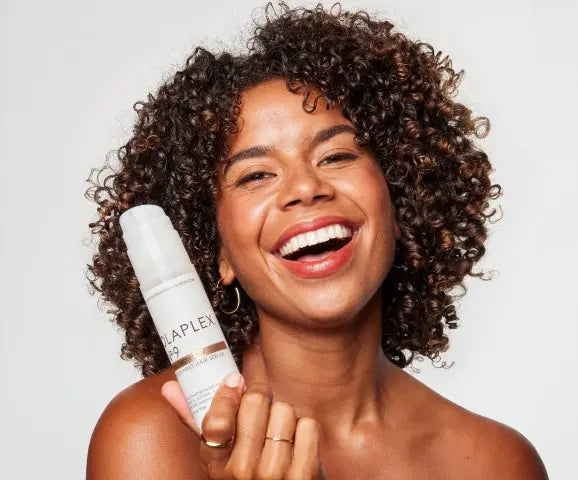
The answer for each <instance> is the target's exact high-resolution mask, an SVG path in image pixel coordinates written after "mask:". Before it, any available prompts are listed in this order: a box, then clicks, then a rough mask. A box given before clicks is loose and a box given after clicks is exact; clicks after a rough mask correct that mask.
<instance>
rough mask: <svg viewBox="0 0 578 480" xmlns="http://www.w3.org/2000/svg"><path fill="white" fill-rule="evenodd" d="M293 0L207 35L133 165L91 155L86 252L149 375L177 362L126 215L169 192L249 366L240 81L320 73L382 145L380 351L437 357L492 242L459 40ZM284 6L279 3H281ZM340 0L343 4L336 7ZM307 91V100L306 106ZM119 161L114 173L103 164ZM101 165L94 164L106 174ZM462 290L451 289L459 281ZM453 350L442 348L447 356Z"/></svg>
mask: <svg viewBox="0 0 578 480" xmlns="http://www.w3.org/2000/svg"><path fill="white" fill-rule="evenodd" d="M279 5H280V7H281V12H280V14H279V13H278V12H276V11H275V9H274V7H273V6H272V4H271V3H270V2H269V3H268V4H267V5H266V7H265V10H264V12H265V20H264V22H263V23H262V24H259V23H257V24H256V27H255V29H254V31H253V35H252V37H251V38H250V40H249V42H248V44H247V49H248V51H247V52H246V53H243V54H239V55H233V54H231V53H228V52H221V53H218V54H215V53H211V52H210V51H208V50H207V49H205V48H203V47H200V46H199V47H196V48H195V49H194V51H193V53H192V55H190V56H189V57H188V58H187V60H186V64H185V66H184V68H182V69H181V70H179V71H177V72H176V73H175V74H174V75H173V76H172V77H171V78H170V79H169V80H168V81H166V82H165V83H164V84H163V85H162V86H160V88H159V89H158V91H157V93H156V94H155V95H152V94H149V95H148V98H147V100H146V101H140V102H137V103H135V105H134V109H135V111H136V112H137V113H138V118H137V120H136V123H135V126H134V130H133V136H132V137H131V138H130V140H129V141H128V142H127V143H126V144H125V145H123V146H122V147H120V148H119V149H118V150H116V157H117V158H118V160H119V162H120V167H119V168H118V169H117V170H115V169H114V168H112V167H111V166H110V165H109V164H108V162H105V165H104V167H102V168H101V169H100V170H97V169H92V171H91V173H90V175H89V177H88V179H87V181H88V182H90V183H91V186H90V187H89V188H88V189H87V190H86V193H85V197H86V198H88V199H90V200H91V201H94V202H96V203H97V204H98V214H99V218H98V220H96V221H94V222H92V223H90V224H89V227H90V228H91V229H92V233H93V234H96V235H98V240H99V242H98V249H97V252H96V253H95V254H94V255H93V257H92V261H93V264H92V265H87V266H88V271H87V277H88V280H89V283H90V285H91V286H92V287H93V288H90V287H89V291H90V293H91V294H94V290H93V289H96V290H98V291H99V292H100V293H101V296H102V299H103V300H104V301H106V302H109V303H110V304H112V305H113V306H114V308H113V309H112V310H108V311H107V313H111V314H112V315H113V320H114V321H115V322H116V323H117V324H118V325H119V326H120V327H122V328H123V329H124V331H125V334H126V338H125V343H124V344H123V346H122V353H121V358H123V359H125V360H127V359H132V360H133V361H134V362H135V364H136V366H138V367H140V369H141V370H142V374H143V376H149V375H153V374H155V373H158V372H160V371H162V370H163V369H165V368H167V367H169V365H170V363H169V360H168V358H167V355H166V353H165V350H164V348H163V346H162V344H161V341H160V338H159V336H158V335H157V332H156V330H155V328H154V324H153V321H152V319H151V317H150V315H149V312H148V310H147V307H146V304H145V302H144V300H143V297H142V294H141V292H140V290H139V283H138V281H137V279H136V277H135V273H134V271H133V269H132V266H131V264H130V262H129V259H128V256H127V252H126V246H125V244H124V241H123V238H122V232H121V229H120V226H119V222H118V217H119V215H120V214H121V213H122V212H124V211H125V210H127V209H128V208H130V207H132V206H134V205H139V204H143V203H154V204H157V205H160V206H161V207H162V208H163V209H164V210H165V212H166V213H167V215H168V216H169V218H170V219H171V220H172V222H173V224H174V226H175V228H176V230H177V231H178V232H179V234H180V235H181V238H182V240H183V242H184V245H185V248H186V249H187V251H188V253H189V255H190V257H191V260H192V262H193V264H194V266H195V267H196V269H197V271H198V274H199V276H200V278H201V280H202V282H203V284H204V287H205V289H206V291H207V294H208V296H209V298H210V300H211V303H212V304H213V308H214V309H215V313H216V314H217V316H218V319H219V321H220V323H221V326H222V328H223V331H224V332H225V335H226V336H227V339H228V341H229V344H230V346H231V350H232V352H233V355H234V357H235V360H236V361H237V364H238V365H239V367H240V368H241V366H242V353H243V350H244V348H245V346H247V345H248V344H250V343H251V341H252V340H253V339H254V338H255V335H256V334H257V332H258V330H259V324H258V318H257V314H256V308H255V305H254V302H253V301H252V300H251V298H249V297H248V296H247V294H246V293H245V292H244V291H243V289H242V286H241V285H237V286H238V287H239V289H240V291H241V295H242V303H241V307H240V308H239V309H238V310H237V311H236V312H235V313H234V314H232V315H224V314H222V312H221V311H220V309H219V308H218V307H219V305H220V304H221V302H224V300H225V299H224V296H225V295H224V292H223V291H222V288H221V289H217V281H218V279H219V272H218V268H217V263H216V254H217V252H218V246H219V244H220V236H219V230H218V226H217V220H216V207H215V205H216V203H215V202H216V199H217V195H218V191H219V184H218V174H217V172H218V168H219V166H220V165H221V162H222V161H223V159H224V158H225V157H226V155H227V153H228V152H227V147H226V141H225V139H226V138H227V135H228V134H231V133H235V132H238V125H237V119H238V114H239V111H240V106H239V105H240V102H241V93H242V92H243V91H244V90H245V89H247V88H250V87H252V86H254V85H256V84H258V83H260V82H262V81H264V80H267V79H273V78H281V79H285V80H286V85H287V88H288V89H289V90H290V91H292V92H296V91H297V90H298V89H299V88H305V89H306V91H307V97H309V92H310V90H311V89H312V88H314V89H315V90H316V91H317V92H320V93H321V95H322V96H323V97H324V98H325V99H326V100H327V101H328V102H329V103H332V104H337V105H339V107H340V108H341V109H342V112H343V115H344V116H345V117H346V118H348V119H349V120H350V121H351V122H352V124H353V125H354V126H355V128H356V130H357V132H358V134H357V135H356V136H355V141H356V142H358V144H359V145H363V146H365V147H366V148H369V149H370V151H371V152H372V153H373V154H374V156H375V158H376V159H377V160H378V162H379V164H380V166H381V168H382V170H383V173H384V175H385V178H386V180H387V183H388V187H389V190H390V195H391V199H392V202H393V205H394V207H395V216H396V220H397V222H398V224H399V227H400V229H401V239H400V240H399V241H398V242H397V246H396V253H395V259H394V267H396V268H392V269H391V271H390V272H389V274H388V275H387V277H386V279H385V281H384V284H383V286H382V287H383V288H382V289H381V291H382V292H383V328H382V331H383V339H382V346H383V351H384V353H385V355H386V356H387V358H389V359H390V360H391V361H392V362H393V363H394V364H396V365H398V366H400V367H405V366H407V365H410V364H411V363H412V361H413V360H414V358H420V359H423V358H422V356H427V357H429V358H430V359H432V361H433V362H434V363H436V362H439V361H440V352H444V351H445V350H447V348H448V337H447V336H446V335H445V334H444V326H447V327H449V328H456V327H457V320H458V317H457V315H456V309H455V305H454V303H455V301H456V298H458V297H461V296H463V295H464V294H465V292H466V288H465V286H464V285H463V283H462V280H463V279H464V277H465V275H466V274H468V275H470V276H476V277H479V278H482V279H484V280H485V278H484V277H483V275H484V274H483V273H482V272H477V273H474V272H473V271H472V267H473V265H474V263H476V262H477V261H478V260H479V259H480V258H481V257H482V256H483V255H484V253H485V247H484V242H485V240H486V238H487V230H486V227H485V223H486V219H489V218H490V217H492V216H493V215H494V214H495V213H496V212H495V209H493V210H492V211H491V212H489V213H487V209H488V201H489V199H490V198H491V199H494V198H497V197H499V196H500V195H501V187H500V185H492V184H491V182H490V180H489V173H490V172H491V171H492V168H491V164H490V162H489V161H488V157H487V155H486V153H484V152H483V151H481V150H480V149H478V148H477V147H476V146H475V145H474V141H473V140H474V139H473V137H474V136H475V137H477V138H482V137H484V136H485V135H486V134H487V132H488V130H489V121H488V119H487V118H485V117H477V118H474V117H472V115H471V110H470V109H468V108H467V107H466V106H464V105H462V104H461V103H457V102H456V101H454V100H453V99H452V98H453V97H454V95H455V93H456V89H457V86H458V84H459V82H460V80H461V78H462V76H463V70H462V71H460V72H458V73H456V72H455V71H454V70H453V69H452V63H451V60H450V59H449V58H448V56H445V57H443V58H442V54H441V52H437V53H436V52H435V50H434V49H433V47H432V46H431V45H429V44H427V43H422V42H420V41H412V40H410V39H408V38H407V37H406V36H405V35H403V34H401V33H396V32H394V31H393V25H392V24H391V23H390V22H389V21H386V20H379V19H376V18H372V17H371V16H370V15H369V14H368V13H367V12H366V11H363V10H358V11H355V12H348V11H343V10H342V8H341V5H340V4H339V3H336V4H334V5H333V6H332V7H331V8H330V9H329V10H325V9H324V7H323V6H322V5H321V4H318V5H317V6H316V7H315V8H312V9H306V8H301V7H300V8H293V9H291V8H289V7H288V6H287V5H286V4H285V3H284V2H280V3H279ZM270 7H271V8H270ZM335 7H336V8H335ZM318 98H319V96H317V97H316V98H314V102H313V108H312V109H309V110H307V109H308V108H309V107H308V105H309V104H308V102H307V100H308V98H306V99H305V100H304V102H303V108H304V109H306V111H313V110H314V109H315V108H316V104H317V99H318ZM109 169H110V173H109V174H108V175H106V177H105V178H104V180H103V181H102V182H100V178H99V177H100V175H101V174H103V173H104V172H106V171H107V170H109ZM94 173H97V176H96V179H93V178H92V177H93V174H94ZM456 286H457V287H461V289H462V292H463V293H462V294H461V295H453V296H452V295H451V294H450V290H451V289H452V288H453V287H456ZM444 365H445V362H444Z"/></svg>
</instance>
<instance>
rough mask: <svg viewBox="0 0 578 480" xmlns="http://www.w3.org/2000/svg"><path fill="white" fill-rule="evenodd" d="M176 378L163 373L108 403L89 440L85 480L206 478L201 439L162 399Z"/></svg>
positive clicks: (165, 372) (167, 372)
mask: <svg viewBox="0 0 578 480" xmlns="http://www.w3.org/2000/svg"><path fill="white" fill-rule="evenodd" d="M174 379H175V377H174V373H173V372H172V371H171V370H165V371H164V372H161V373H159V374H157V375H153V376H150V377H147V378H144V379H142V380H140V381H138V382H136V383H135V384H133V385H131V386H129V387H127V388H126V389H124V390H123V391H121V392H120V393H119V394H117V395H116V396H115V397H114V398H113V399H112V400H111V401H110V402H109V404H108V405H107V406H106V408H105V409H104V411H103V412H102V414H101V416H100V418H99V420H98V422H97V424H96V426H95V427H94V431H93V433H92V436H91V439H90V444H89V448H88V458H87V466H86V478H87V480H104V479H110V478H123V479H127V480H129V479H147V478H151V479H152V478H171V479H183V480H185V479H187V480H191V479H193V480H195V479H198V480H200V479H202V478H204V477H203V476H202V475H201V472H200V467H199V461H198V454H197V452H198V451H199V441H198V439H197V438H196V437H195V435H194V434H193V433H192V432H191V431H190V430H189V429H188V427H186V426H185V425H184V424H183V423H182V422H181V420H180V419H179V417H178V415H177V414H176V412H174V410H173V409H172V407H171V406H170V405H169V404H168V402H167V401H166V400H165V399H164V398H163V396H162V395H161V386H162V384H163V383H164V382H166V381H167V380H174Z"/></svg>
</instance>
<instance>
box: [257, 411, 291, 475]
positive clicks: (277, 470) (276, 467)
mask: <svg viewBox="0 0 578 480" xmlns="http://www.w3.org/2000/svg"><path fill="white" fill-rule="evenodd" d="M296 425H297V415H296V414H295V409H294V408H293V405H291V404H290V403H288V402H283V401H274V402H273V404H272V405H271V414H270V416H269V424H268V425H267V437H278V438H282V439H287V440H293V437H294V436H295V427H296ZM267 437H265V445H264V447H263V452H262V455H261V461H260V463H259V467H258V474H259V475H258V478H279V479H281V478H284V476H285V472H286V471H287V470H289V467H290V466H291V461H292V457H293V444H292V443H289V442H284V441H278V440H272V439H270V438H267Z"/></svg>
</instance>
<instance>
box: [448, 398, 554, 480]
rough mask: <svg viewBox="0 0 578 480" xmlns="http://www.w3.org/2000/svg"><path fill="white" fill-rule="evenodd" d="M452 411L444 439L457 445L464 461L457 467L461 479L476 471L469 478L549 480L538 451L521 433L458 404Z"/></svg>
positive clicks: (456, 471)
mask: <svg viewBox="0 0 578 480" xmlns="http://www.w3.org/2000/svg"><path fill="white" fill-rule="evenodd" d="M449 410H450V412H449V415H450V419H451V420H450V421H448V428H447V430H446V431H445V432H444V435H443V436H442V437H441V438H442V441H443V442H444V443H445V444H446V445H447V444H449V443H451V444H453V445H455V446H457V447H456V450H457V452H456V453H458V458H461V459H462V461H461V462H456V463H455V464H454V466H455V474H456V476H457V477H458V478H462V476H463V475H465V474H466V472H467V473H468V474H469V475H471V474H472V473H473V472H475V473H476V476H475V477H471V476H470V477H469V478H480V479H482V478H483V479H486V478H500V479H503V480H547V479H548V474H547V473H546V468H545V466H544V463H543V462H542V459H541V458H540V456H539V454H538V452H537V451H536V448H535V447H534V446H533V445H532V443H531V442H530V441H529V440H528V439H527V438H526V437H525V436H524V435H522V434H521V433H520V432H519V431H517V430H515V429H514V428H512V427H509V426H507V425H505V424H503V423H500V422H498V421H496V420H492V419H490V418H487V417H484V416H482V415H478V414H476V413H473V412H470V411H468V410H466V409H464V408H461V407H458V406H455V405H454V404H452V406H451V407H449ZM451 410H453V411H451ZM452 417H453V418H452Z"/></svg>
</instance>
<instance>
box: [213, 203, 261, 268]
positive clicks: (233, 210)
mask: <svg viewBox="0 0 578 480" xmlns="http://www.w3.org/2000/svg"><path fill="white" fill-rule="evenodd" d="M266 211H267V205H266V202H265V201H259V199H258V198H257V196H256V195H254V196H250V195H247V196H240V195H239V196H233V195H231V196H230V197H228V198H227V199H225V200H224V201H222V202H221V204H220V205H219V209H218V222H219V231H220V233H221V238H222V241H223V244H224V245H225V247H226V250H227V251H228V252H229V256H230V260H231V262H232V263H233V264H235V266H236V267H237V268H238V266H239V261H237V259H242V258H243V257H245V256H246V255H247V254H248V253H249V252H250V251H253V249H254V247H255V246H256V245H259V241H260V236H261V232H262V228H263V224H264V222H265V216H266Z"/></svg>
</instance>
